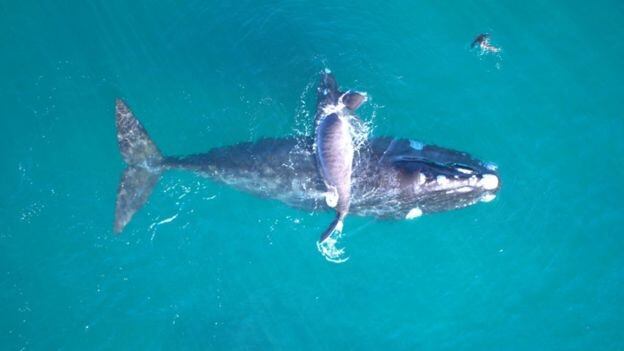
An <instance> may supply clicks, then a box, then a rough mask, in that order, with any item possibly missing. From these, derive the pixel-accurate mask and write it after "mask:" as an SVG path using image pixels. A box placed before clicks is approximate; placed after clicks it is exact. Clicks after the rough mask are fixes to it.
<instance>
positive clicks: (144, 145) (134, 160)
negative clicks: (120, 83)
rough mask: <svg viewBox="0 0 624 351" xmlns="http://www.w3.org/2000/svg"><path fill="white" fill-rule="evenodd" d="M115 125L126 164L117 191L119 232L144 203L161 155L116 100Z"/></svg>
mask: <svg viewBox="0 0 624 351" xmlns="http://www.w3.org/2000/svg"><path fill="white" fill-rule="evenodd" d="M115 125H116V126H117V141H118V142H119V150H120V151H121V156H122V157H123V159H124V161H125V162H126V164H127V165H128V167H127V168H126V169H125V170H124V172H123V175H122V177H121V181H120V183H119V189H118V190H117V201H116V204H115V224H114V228H113V229H114V230H115V232H116V233H120V232H121V231H122V230H123V228H124V227H125V226H126V224H128V223H129V222H130V220H131V219H132V216H133V215H134V214H135V213H136V212H137V211H138V210H139V209H140V208H141V206H143V204H144V203H145V202H146V201H147V198H148V197H149V195H150V194H151V192H152V189H153V188H154V185H156V183H157V182H158V179H159V178H160V174H161V173H162V170H163V157H162V155H161V153H160V151H159V150H158V148H157V147H156V144H154V142H153V141H152V139H151V138H150V137H149V135H148V134H147V131H146V130H145V128H143V126H142V125H141V123H140V122H139V121H138V120H137V119H136V118H135V117H134V114H133V113H132V111H130V109H129V108H128V106H127V105H126V104H125V103H124V102H123V101H122V100H121V99H117V100H116V101H115Z"/></svg>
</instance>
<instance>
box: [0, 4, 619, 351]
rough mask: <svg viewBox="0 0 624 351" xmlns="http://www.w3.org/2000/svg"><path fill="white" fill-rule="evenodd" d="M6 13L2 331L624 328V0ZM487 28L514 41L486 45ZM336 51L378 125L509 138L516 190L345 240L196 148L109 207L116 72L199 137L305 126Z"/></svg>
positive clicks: (473, 344)
mask: <svg viewBox="0 0 624 351" xmlns="http://www.w3.org/2000/svg"><path fill="white" fill-rule="evenodd" d="M0 23H1V24H0V52H1V53H2V55H0V77H2V78H1V79H0V102H1V105H2V112H1V117H0V130H1V131H2V138H0V155H1V160H2V163H1V167H2V175H3V177H2V181H1V182H0V194H1V196H0V201H1V207H0V348H1V349H6V350H20V349H33V350H51V349H63V350H82V349H103V350H110V349H115V350H119V349H140V350H144V349H165V350H171V349H213V350H220V349H223V350H264V349H278V350H300V349H303V350H366V349H370V350H377V349H380V348H385V349H391V350H395V349H396V350H458V349H466V350H621V349H624V341H623V339H622V332H623V328H624V327H623V326H624V317H623V316H624V306H623V301H624V296H623V289H624V286H623V285H624V284H623V282H624V268H622V267H624V254H623V253H622V252H623V249H624V239H622V233H623V231H622V228H623V227H624V205H623V202H622V197H623V196H624V186H623V185H622V184H624V183H623V182H622V179H623V177H624V167H623V166H622V160H623V159H624V95H623V93H622V91H623V90H622V81H624V79H623V78H624V64H623V63H622V62H624V61H623V60H622V58H623V57H624V44H623V41H622V38H623V37H624V6H623V4H622V3H621V2H617V1H611V2H609V1H591V2H581V1H572V2H571V1H553V2H549V3H547V4H544V3H542V2H539V1H528V2H527V1H525V2H506V3H492V2H463V3H461V4H459V3H451V2H448V3H447V2H427V3H419V4H412V3H409V2H403V3H393V2H374V1H364V2H332V3H316V2H305V1H285V2H278V1H271V2H267V1H265V2H260V1H238V2H225V3H223V2H205V1H187V2H180V1H159V2H158V3H155V2H143V1H132V2H127V1H100V2H98V1H87V2H84V1H74V2H64V3H41V2H34V1H31V2H29V1H24V2H17V1H13V2H4V3H2V4H0ZM486 31H487V32H489V33H490V34H491V35H492V37H491V39H492V43H493V44H495V45H497V46H500V47H501V48H502V49H503V51H502V53H501V54H500V55H485V56H479V55H478V53H477V52H475V51H471V50H469V44H470V42H471V41H472V39H473V38H474V37H475V36H476V35H477V34H478V33H481V32H486ZM324 67H330V68H331V69H332V70H333V71H334V72H335V73H336V75H337V77H338V80H339V82H340V83H341V84H342V86H344V87H346V88H353V89H360V90H364V91H367V92H368V93H369V96H370V97H371V100H370V101H369V103H367V104H366V106H364V107H363V109H362V111H361V113H360V114H361V116H362V118H364V119H365V120H368V121H371V123H372V125H373V126H374V130H373V135H375V136H383V135H391V136H399V137H409V138H413V139H418V140H422V141H424V142H428V143H434V144H438V145H442V146H446V147H451V148H454V149H459V150H464V151H467V152H470V153H472V154H474V155H475V156H477V157H479V158H481V159H484V160H488V161H493V162H496V163H497V164H498V165H499V169H500V172H501V177H502V181H503V186H502V190H501V192H500V193H499V196H498V197H497V199H496V200H495V201H493V202H491V203H487V204H478V205H475V206H473V207H471V208H467V209H463V210H458V211H454V212H447V213H442V214H437V215H430V216H424V217H422V218H419V219H417V220H415V221H397V222H394V221H385V222H384V221H375V220H373V219H370V218H358V217H349V219H348V223H347V226H346V227H345V238H344V240H343V242H342V245H343V246H344V247H345V248H346V251H347V254H348V256H349V260H348V261H347V262H346V263H344V264H339V265H337V264H332V263H329V262H327V261H326V260H324V259H323V257H322V256H321V255H320V254H319V253H318V251H317V249H316V247H315V241H316V239H317V238H318V235H319V233H320V232H321V231H322V230H323V229H324V228H325V227H326V225H327V224H328V222H329V221H330V220H331V217H332V214H331V213H323V214H311V213H307V212H304V211H300V210H296V209H292V208H289V207H287V206H285V205H283V204H281V203H279V202H276V201H271V200H266V199H259V198H255V197H253V196H250V195H248V194H244V193H240V192H237V191H236V190H233V189H231V188H228V187H226V186H224V185H220V184H216V183H214V182H211V181H209V180H205V179H202V178H200V177H198V176H196V175H193V174H190V173H184V172H181V171H179V172H170V173H167V174H165V175H164V177H163V179H162V180H161V182H160V183H159V184H158V185H157V187H156V189H155V191H154V193H153V194H152V196H151V198H150V201H149V202H148V204H147V205H146V207H145V208H144V209H143V210H142V211H141V212H139V213H138V214H137V215H136V216H135V218H134V220H133V221H132V223H130V225H129V226H128V228H127V229H126V230H125V231H124V233H123V234H122V235H120V236H115V235H114V234H113V233H112V222H113V211H114V201H115V192H116V189H117V183H118V181H119V175H120V173H121V171H122V169H123V167H124V165H123V163H122V160H121V157H120V156H119V152H118V147H117V144H116V139H115V127H114V99H115V98H116V97H123V98H124V99H126V101H128V103H129V104H130V105H131V106H132V108H133V110H134V112H135V113H136V115H137V116H138V117H139V119H140V120H141V121H142V122H143V124H144V125H145V127H146V128H147V129H148V130H149V132H150V134H151V136H152V137H153V139H154V140H155V141H156V142H157V143H158V145H159V147H160V148H161V149H162V150H163V152H165V153H166V154H188V153H194V152H203V151H207V150H209V149H210V148H212V147H216V146H223V145H230V144H236V143H239V142H242V141H252V140H257V139H259V138H261V137H267V136H274V137H281V136H288V135H293V134H301V133H306V132H309V131H310V126H311V121H312V119H313V114H314V111H313V109H314V100H315V97H314V94H315V93H314V89H315V84H316V82H317V79H318V72H319V71H320V70H321V69H322V68H324ZM163 221H164V223H161V222H163ZM158 223H161V224H158Z"/></svg>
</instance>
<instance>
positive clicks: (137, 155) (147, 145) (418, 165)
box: [114, 99, 500, 232]
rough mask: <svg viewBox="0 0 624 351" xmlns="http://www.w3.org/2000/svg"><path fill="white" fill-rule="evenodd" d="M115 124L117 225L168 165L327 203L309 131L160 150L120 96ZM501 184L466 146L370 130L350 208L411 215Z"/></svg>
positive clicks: (474, 197)
mask: <svg viewBox="0 0 624 351" xmlns="http://www.w3.org/2000/svg"><path fill="white" fill-rule="evenodd" d="M116 126H117V140H118V142H119V148H120V151H121V155H122V157H123V159H124V161H125V163H126V164H127V165H128V167H127V168H126V169H125V170H124V172H123V175H122V178H121V182H120V184H119V189H118V191H117V200H116V207H115V223H114V230H115V232H121V231H122V230H123V229H124V227H125V226H126V225H127V224H128V223H129V222H130V220H131V219H132V216H133V215H134V214H135V213H136V212H137V211H138V210H139V209H140V208H141V207H142V206H143V205H144V204H145V202H146V201H147V199H148V197H149V195H150V193H151V191H152V189H153V187H154V185H155V184H156V182H157V181H158V179H159V177H160V175H161V173H162V172H163V171H165V170H168V169H184V170H188V171H192V172H196V173H198V174H200V175H202V176H205V177H207V178H209V179H212V180H214V181H218V182H221V183H224V184H227V185H230V186H232V187H234V188H237V189H240V190H243V191H246V192H249V193H252V194H254V195H258V196H262V197H266V198H272V199H276V200H279V201H282V202H284V203H286V204H288V205H290V206H292V207H296V208H300V209H305V210H310V211H326V210H331V208H330V207H329V206H327V204H326V202H325V193H326V188H325V184H324V182H323V178H322V176H321V175H320V173H319V171H318V169H317V162H316V157H315V154H314V151H313V144H314V139H313V138H312V137H301V138H281V139H262V140H259V141H255V142H246V143H241V144H236V145H233V146H226V147H219V148H214V149H212V150H210V151H209V152H207V153H203V154H195V155H190V156H182V157H177V156H174V157H165V156H163V155H162V153H161V152H160V150H159V149H158V148H157V147H156V144H155V143H154V142H153V141H152V140H151V139H150V137H149V135H148V134H147V132H146V130H145V128H143V126H142V125H141V123H140V122H139V121H138V120H137V119H136V118H135V116H134V114H133V113H132V111H131V110H130V109H129V108H128V106H127V105H126V104H125V103H124V102H123V101H122V100H120V99H117V101H116ZM499 187H500V182H499V177H498V173H497V170H496V167H494V166H492V165H491V164H489V163H485V162H482V161H479V160H477V159H475V158H473V157H472V156H470V155H469V154H467V153H464V152H459V151H454V150H449V149H445V148H441V147H438V146H434V145H424V144H422V143H420V142H417V141H413V140H408V139H398V138H388V137H381V138H374V139H371V140H369V141H368V142H366V144H365V145H364V146H363V147H361V149H360V151H359V152H358V153H356V155H355V156H354V162H353V173H352V184H351V207H350V213H351V214H352V215H359V216H372V217H375V218H386V219H412V218H415V217H418V216H420V215H422V214H423V213H430V212H440V211H447V210H452V209H457V208H461V207H466V206H469V205H472V204H474V203H476V202H479V201H490V200H491V199H493V198H494V197H495V195H496V193H497V192H498V190H499Z"/></svg>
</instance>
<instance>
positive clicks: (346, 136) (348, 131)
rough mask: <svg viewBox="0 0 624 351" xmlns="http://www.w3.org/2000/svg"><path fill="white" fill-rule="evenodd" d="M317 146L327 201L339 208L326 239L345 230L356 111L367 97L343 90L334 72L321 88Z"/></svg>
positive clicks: (324, 234) (349, 194)
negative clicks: (353, 121) (340, 89)
mask: <svg viewBox="0 0 624 351" xmlns="http://www.w3.org/2000/svg"><path fill="white" fill-rule="evenodd" d="M317 94H318V97H317V109H316V111H317V112H316V128H315V145H316V153H315V154H316V159H317V165H318V169H319V173H320V174H321V176H322V177H323V182H324V183H325V187H326V191H327V192H326V194H325V202H326V203H327V205H328V206H329V207H332V208H333V207H335V208H336V218H334V220H333V221H332V222H331V224H330V225H329V227H328V228H327V229H326V230H325V231H324V232H323V234H321V238H320V240H319V241H320V242H323V241H324V240H325V239H327V237H329V235H331V234H332V233H333V232H334V231H337V232H342V226H343V221H344V218H345V217H346V216H347V213H349V205H350V201H351V199H350V198H351V173H352V169H353V155H354V153H355V147H354V145H353V144H354V143H353V137H352V134H353V133H355V131H354V130H353V127H352V126H351V120H352V119H355V118H357V117H355V116H354V115H352V112H354V111H355V110H356V109H357V108H358V107H359V106H360V105H361V104H362V102H364V101H365V100H366V96H365V95H364V94H361V93H358V92H351V91H347V92H344V93H343V92H340V91H338V84H337V83H336V79H335V78H334V76H333V74H331V72H330V71H329V70H325V72H324V73H323V75H322V77H321V81H320V84H319V86H318V89H317Z"/></svg>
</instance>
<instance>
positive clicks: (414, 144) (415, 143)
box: [409, 140, 425, 151]
mask: <svg viewBox="0 0 624 351" xmlns="http://www.w3.org/2000/svg"><path fill="white" fill-rule="evenodd" d="M409 143H410V147H411V148H412V149H414V150H416V151H420V150H422V149H423V148H424V147H425V145H424V144H423V143H421V142H420V141H416V140H410V141H409Z"/></svg>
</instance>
